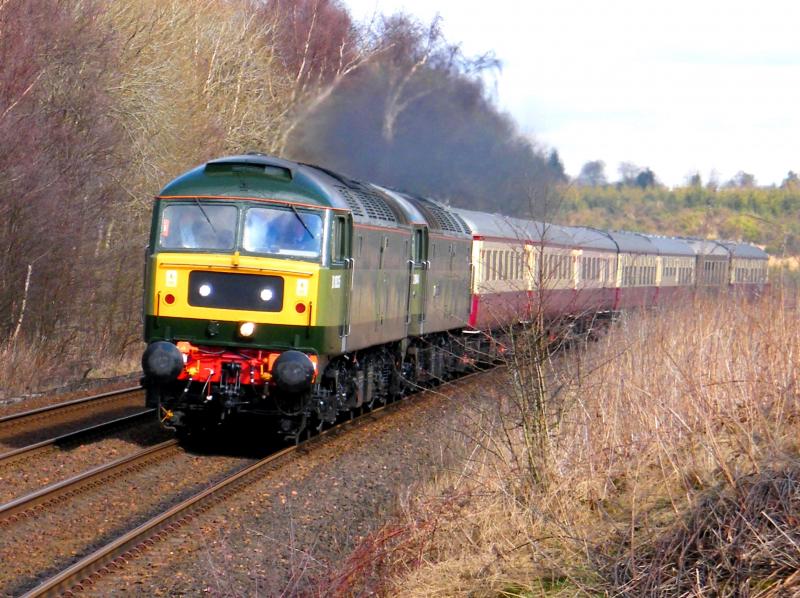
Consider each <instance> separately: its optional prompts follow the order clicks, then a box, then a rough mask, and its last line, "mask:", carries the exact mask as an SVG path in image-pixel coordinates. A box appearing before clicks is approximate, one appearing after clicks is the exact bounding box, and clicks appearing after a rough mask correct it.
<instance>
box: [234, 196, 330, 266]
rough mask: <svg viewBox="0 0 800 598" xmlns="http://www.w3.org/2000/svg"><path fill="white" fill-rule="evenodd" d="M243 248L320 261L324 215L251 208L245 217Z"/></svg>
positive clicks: (256, 251)
mask: <svg viewBox="0 0 800 598" xmlns="http://www.w3.org/2000/svg"><path fill="white" fill-rule="evenodd" d="M242 247H243V248H244V250H245V251H248V252H251V253H261V254H270V255H277V256H281V257H298V258H303V259H318V258H319V256H320V253H321V249H322V215H321V214H319V213H316V212H310V211H308V210H302V211H301V210H297V209H294V210H291V209H289V210H287V209H283V208H263V207H258V208H249V209H248V210H247V212H245V217H244V234H243V235H242Z"/></svg>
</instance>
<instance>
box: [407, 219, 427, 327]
mask: <svg viewBox="0 0 800 598" xmlns="http://www.w3.org/2000/svg"><path fill="white" fill-rule="evenodd" d="M429 265H430V262H429V261H428V229H427V228H424V227H415V228H414V229H413V231H412V237H411V255H410V256H409V259H408V298H407V301H406V304H407V306H408V308H407V310H406V324H407V330H408V334H409V335H410V336H414V335H418V334H422V333H423V331H424V325H425V303H426V300H427V297H426V294H427V286H428V285H427V277H428V267H429Z"/></svg>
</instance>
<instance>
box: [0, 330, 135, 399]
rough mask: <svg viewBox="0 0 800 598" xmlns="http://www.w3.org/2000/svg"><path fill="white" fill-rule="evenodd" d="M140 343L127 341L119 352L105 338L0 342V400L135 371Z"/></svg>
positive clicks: (124, 374)
mask: <svg viewBox="0 0 800 598" xmlns="http://www.w3.org/2000/svg"><path fill="white" fill-rule="evenodd" d="M142 346H143V345H142ZM142 346H140V345H139V344H138V343H134V344H131V345H130V346H129V347H128V348H127V350H126V351H125V352H124V354H123V355H121V356H120V355H119V351H118V350H116V349H114V348H112V343H111V342H109V339H102V338H95V339H92V341H91V342H88V341H86V340H85V339H84V340H83V342H82V343H79V342H77V341H76V340H75V339H61V340H59V341H58V342H56V341H55V340H51V339H37V340H34V341H28V340H21V339H20V340H18V341H16V342H11V341H9V342H6V343H5V344H0V400H4V399H9V398H13V397H22V396H27V395H32V394H36V393H41V392H44V391H48V390H52V389H55V388H64V387H68V386H71V385H75V384H78V383H82V382H84V381H86V380H97V379H104V378H114V377H117V376H127V375H130V374H132V373H136V372H139V371H140V370H141V352H142Z"/></svg>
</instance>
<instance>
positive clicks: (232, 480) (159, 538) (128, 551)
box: [0, 372, 482, 597]
mask: <svg viewBox="0 0 800 598" xmlns="http://www.w3.org/2000/svg"><path fill="white" fill-rule="evenodd" d="M481 373H482V372H475V373H473V374H469V375H467V376H464V377H462V378H459V379H458V381H457V382H464V381H466V380H467V379H469V378H472V377H474V376H477V375H480V374H481ZM402 403H403V401H399V402H393V403H389V404H387V405H384V406H381V407H377V408H375V409H372V410H370V411H367V412H366V413H363V414H362V415H359V416H358V417H355V418H354V419H352V420H349V421H346V422H343V423H341V424H338V425H336V426H334V427H332V428H329V429H327V430H324V431H323V432H321V433H320V434H317V435H315V436H312V437H311V438H309V439H306V440H305V441H303V442H301V443H299V444H298V445H294V446H290V447H287V448H284V449H282V450H279V451H278V452H275V453H273V454H271V455H269V456H267V457H265V458H263V459H261V460H259V461H257V462H256V463H254V464H252V465H249V466H247V467H246V468H244V469H242V470H240V471H238V472H237V473H234V474H233V475H230V476H228V477H226V478H224V479H222V480H221V481H219V482H217V483H215V484H214V485H212V486H210V487H208V488H206V489H205V490H203V491H201V492H199V493H197V494H195V495H194V496H191V497H190V498H188V499H186V500H184V501H183V502H181V503H179V504H176V505H175V506H173V507H171V508H169V509H167V510H165V511H164V512H162V513H161V514H159V515H157V516H155V517H153V518H151V519H150V520H148V521H146V522H145V523H143V524H142V525H140V526H138V527H137V528H136V529H133V530H131V531H129V532H127V533H125V534H123V535H121V536H119V537H118V538H117V539H115V540H113V541H111V542H109V543H108V544H106V545H105V546H102V547H101V548H99V549H97V550H96V551H94V552H93V553H92V554H89V555H87V556H86V557H84V558H83V559H81V560H80V561H78V562H76V563H74V564H73V565H71V566H70V567H68V568H66V569H64V570H63V571H61V572H60V573H57V574H55V575H53V576H52V577H50V578H49V579H46V580H45V581H42V582H41V583H39V585H37V586H36V587H34V588H33V589H31V590H29V591H28V592H27V593H25V594H24V596H25V597H34V596H36V597H41V596H72V595H75V594H78V593H81V592H84V591H89V590H90V588H91V587H92V586H93V585H94V584H95V583H97V582H98V581H99V580H100V579H101V578H103V577H105V576H108V575H113V574H114V572H115V571H118V570H121V569H123V568H124V567H125V565H126V564H127V563H128V562H129V561H131V560H133V559H135V558H137V557H138V556H140V555H141V554H143V553H144V552H146V551H147V550H148V549H149V548H151V547H153V546H155V545H156V544H158V543H160V542H163V541H165V540H166V539H167V538H169V537H170V535H171V534H173V533H175V532H177V531H178V530H180V529H181V528H182V527H184V526H186V525H187V524H189V523H191V522H192V521H194V520H195V519H197V518H198V517H200V516H201V515H202V514H203V513H204V512H206V511H208V510H209V509H211V508H213V507H214V506H216V505H218V504H220V503H223V502H225V501H226V500H227V499H228V498H230V497H232V496H234V495H236V494H238V493H239V492H240V491H242V490H243V489H245V488H246V487H248V486H250V485H252V484H255V483H256V482H258V481H259V480H260V479H262V478H263V477H264V476H266V475H267V474H268V473H269V472H270V471H273V470H274V469H276V468H277V467H280V466H281V465H283V463H284V462H285V461H286V459H287V458H288V459H291V458H299V456H300V454H301V453H302V452H303V451H305V450H308V449H309V448H310V446H311V443H314V442H316V441H319V440H320V439H321V438H323V437H325V436H326V435H327V434H329V433H333V432H337V431H341V430H342V429H343V428H344V427H345V426H359V425H363V424H365V423H367V422H368V421H369V419H371V418H373V417H374V416H376V415H377V414H379V413H380V412H382V411H384V410H386V409H387V408H392V407H394V406H395V405H398V404H402ZM1 515H2V513H1V512H0V516H1Z"/></svg>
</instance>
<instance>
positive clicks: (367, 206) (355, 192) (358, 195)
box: [336, 186, 397, 222]
mask: <svg viewBox="0 0 800 598" xmlns="http://www.w3.org/2000/svg"><path fill="white" fill-rule="evenodd" d="M336 190H337V191H338V192H339V193H341V195H342V197H344V199H345V201H346V202H347V205H348V206H350V209H351V210H352V211H353V214H354V215H356V216H365V217H367V218H373V219H375V220H385V221H387V222H397V217H396V216H395V215H394V212H392V209H391V208H390V207H389V205H388V204H387V203H386V201H385V200H384V199H383V198H382V197H381V196H380V195H377V194H375V193H370V192H368V191H362V190H360V189H353V188H352V187H338V186H337V187H336Z"/></svg>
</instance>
